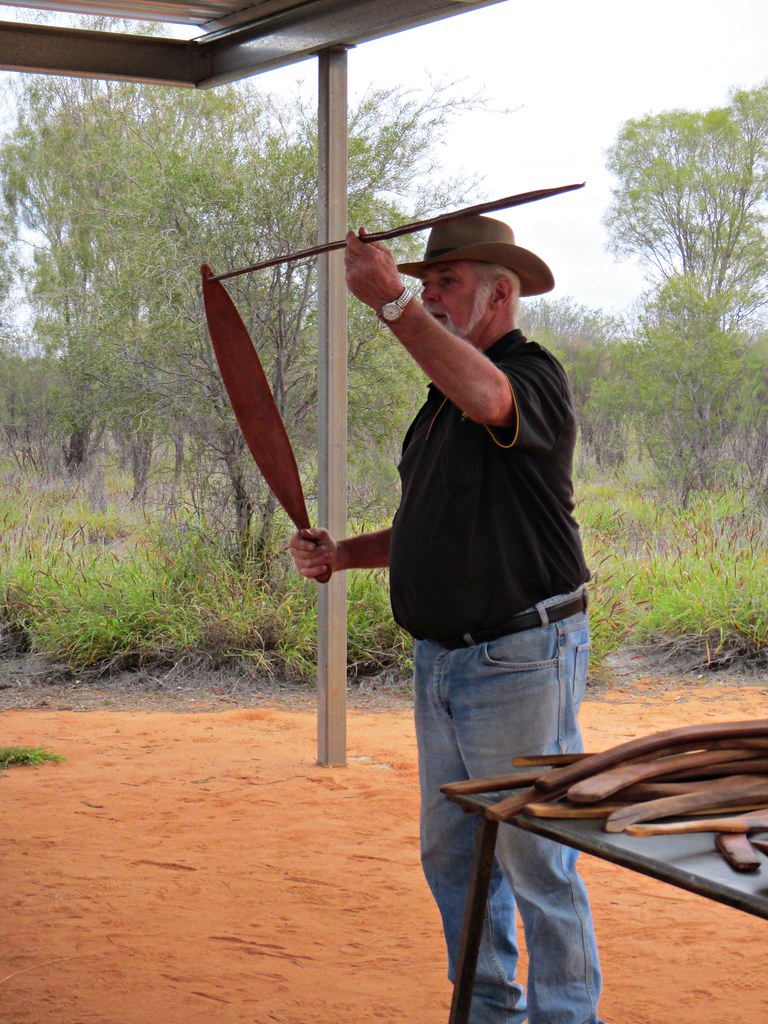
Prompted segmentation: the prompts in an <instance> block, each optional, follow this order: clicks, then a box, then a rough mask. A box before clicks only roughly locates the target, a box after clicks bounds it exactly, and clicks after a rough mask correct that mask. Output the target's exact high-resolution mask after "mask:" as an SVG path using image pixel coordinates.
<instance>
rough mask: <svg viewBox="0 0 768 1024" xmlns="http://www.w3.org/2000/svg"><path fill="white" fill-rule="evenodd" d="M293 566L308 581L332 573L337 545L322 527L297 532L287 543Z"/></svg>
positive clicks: (336, 554) (337, 549)
mask: <svg viewBox="0 0 768 1024" xmlns="http://www.w3.org/2000/svg"><path fill="white" fill-rule="evenodd" d="M288 549H289V551H290V552H291V555H292V557H293V561H294V564H295V566H296V568H297V569H298V570H299V572H300V573H301V575H302V576H305V577H306V578H307V579H308V580H315V579H318V578H319V577H320V576H325V575H326V574H330V573H332V572H333V571H334V569H335V567H336V561H337V557H338V552H339V545H338V544H337V543H336V541H335V540H334V539H333V537H332V536H331V535H330V533H328V531H327V530H324V529H323V528H322V527H319V526H315V527H312V528H311V529H309V530H299V532H298V533H294V535H293V536H292V537H291V539H290V541H289V542H288Z"/></svg>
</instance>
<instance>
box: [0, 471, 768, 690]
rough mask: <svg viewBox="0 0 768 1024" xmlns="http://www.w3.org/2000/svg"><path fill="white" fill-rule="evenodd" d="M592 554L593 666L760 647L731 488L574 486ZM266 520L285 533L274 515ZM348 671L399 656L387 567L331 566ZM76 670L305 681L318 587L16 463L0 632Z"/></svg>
mask: <svg viewBox="0 0 768 1024" xmlns="http://www.w3.org/2000/svg"><path fill="white" fill-rule="evenodd" d="M579 493H580V505H579V509H578V517H579V519H580V522H581V524H582V533H583V537H584V543H585V548H586V550H587V554H588V562H589V564H590V567H591V568H592V571H593V582H592V584H591V598H592V602H591V612H592V637H593V664H594V666H595V670H596V671H599V670H600V666H601V665H602V664H603V663H604V662H605V660H606V658H608V656H609V655H610V654H611V653H613V652H615V651H616V650H617V649H618V648H619V647H621V646H622V645H624V644H631V645H634V646H643V645H645V646H647V647H650V648H652V649H653V650H654V651H656V652H664V653H667V654H668V655H669V656H670V657H671V658H673V659H676V660H677V662H678V663H679V664H680V665H681V666H682V667H683V668H687V669H693V668H696V669H702V668H706V667H707V666H709V667H721V666H725V665H730V664H733V663H737V662H738V663H752V664H761V665H765V664H768V517H767V516H766V513H765V510H764V509H760V508H758V507H756V506H750V505H749V504H748V503H747V501H746V500H745V499H743V498H742V497H741V496H739V495H738V494H734V493H728V494H722V495H715V496H707V497H704V496H702V497H700V498H699V499H698V500H693V501H691V502H690V503H689V505H688V506H687V507H686V508H685V509H681V508H679V507H678V506H676V505H675V504H674V503H671V502H669V501H664V500H661V499H657V498H654V497H653V496H652V495H650V494H647V493H643V492H642V491H641V490H639V489H638V488H637V487H633V486H630V485H628V484H626V483H618V482H605V481H602V482H590V483H588V484H585V485H584V486H583V487H581V488H580V489H579ZM279 525H280V530H279V531H278V532H279V533H281V534H282V536H283V538H284V537H285V536H287V533H288V531H289V525H288V523H287V521H286V522H283V523H281V524H279ZM348 594H349V601H348V664H349V675H350V678H351V679H353V680H354V679H360V678H364V677H367V676H373V675H379V676H380V675H381V674H389V675H391V676H393V677H407V676H408V675H409V673H410V657H411V656H410V652H411V641H410V640H409V638H408V637H407V636H406V635H405V634H404V633H403V632H402V631H401V630H399V629H398V628H397V627H396V626H395V624H394V623H393V621H392V616H391V612H390V606H389V595H388V590H387V574H386V573H385V572H381V571H371V572H357V573H349V574H348ZM13 647H15V648H16V649H18V650H29V651H33V652H35V653H37V654H39V655H43V656H45V657H48V658H49V659H51V660H52V661H55V662H59V663H64V664H65V665H67V666H68V667H69V668H70V669H71V670H73V671H75V672H77V673H80V674H82V673H92V674H98V673H107V672H110V671H113V670H116V669H157V668H159V667H162V666H172V665H175V664H178V663H179V662H187V663H193V664H194V665H196V666H201V665H202V666H210V667H212V668H218V667H222V666H225V665H227V664H235V663H236V664H238V665H244V666H247V667H248V668H249V669H250V670H251V671H253V672H255V673H259V674H263V675H267V676H269V675H271V676H274V677H281V678H282V677H289V678H294V679H301V680H305V681H307V682H308V683H311V682H312V681H313V680H314V678H315V663H316V658H317V587H316V585H314V584H310V583H308V582H306V581H304V580H301V579H300V578H299V577H298V576H297V575H296V573H295V571H294V570H293V567H292V563H291V561H290V557H289V556H288V554H287V553H286V552H285V550H284V549H283V546H282V541H281V540H280V539H279V538H278V540H276V541H275V542H274V547H273V548H272V549H271V550H270V551H269V552H268V553H267V555H266V557H264V558H262V559H258V560H257V559H254V558H252V559H250V560H249V559H245V560H243V559H242V558H236V557H233V552H232V550H231V547H230V541H229V540H228V538H227V537H226V536H225V535H224V534H223V531H222V530H221V529H219V528H217V527H216V526H214V525H212V524H210V523H207V522H205V521H203V520H201V519H196V520H193V519H191V518H190V519H185V518H183V517H181V516H179V515H177V516H169V515H168V514H166V513H163V514H160V513H158V514H155V515H145V514H142V513H139V512H137V511H136V510H135V509H134V508H133V507H132V506H130V505H129V504H128V503H127V502H126V501H125V500H123V501H122V503H121V502H120V500H119V498H116V499H114V500H112V501H110V502H105V501H104V500H102V501H101V502H100V503H99V506H98V507H97V508H94V507H92V505H91V504H90V503H89V501H88V500H87V498H86V497H85V496H84V494H83V490H82V488H78V487H77V486H75V485H71V484H68V485H65V484H58V485H57V484H56V483H55V482H48V483H47V484H45V485H34V486H33V485H32V484H30V483H28V482H25V481H22V480H19V479H18V478H15V477H10V476H9V477H8V478H6V479H5V480H4V481H3V487H2V490H1V491H0V648H4V649H5V650H6V651H8V650H9V649H10V648H13Z"/></svg>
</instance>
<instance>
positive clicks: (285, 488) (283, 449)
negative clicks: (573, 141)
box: [200, 184, 583, 583]
mask: <svg viewBox="0 0 768 1024" xmlns="http://www.w3.org/2000/svg"><path fill="white" fill-rule="evenodd" d="M577 188H583V184H581V185H563V186H560V187H557V188H549V189H538V190H537V191H535V192H523V193H520V194H519V195H515V196H507V197H506V198H504V199H498V200H494V201H492V202H489V203H481V204H480V205H478V206H472V207H467V208H466V209H463V210H456V211H454V212H451V213H444V214H441V215H440V216H438V217H434V218H432V219H431V220H426V221H418V222H414V223H412V224H404V225H402V226H401V227H398V228H393V229H391V230H390V231H380V232H376V233H374V234H370V235H366V236H365V237H364V241H366V242H373V241H377V240H380V239H383V238H394V237H396V236H397V235H405V234H410V233H413V232H416V231H421V230H423V229H424V228H427V227H431V226H433V225H434V224H437V223H440V222H442V221H445V220H452V219H454V218H458V217H465V216H468V215H470V214H479V213H486V212H488V211H490V210H500V209H504V208H506V207H510V206H520V205H522V204H523V203H532V202H535V201H536V200H538V199H546V198H548V197H549V196H554V195H559V194H560V193H561V192H569V191H571V190H573V189H577ZM345 245H346V242H344V241H339V242H328V243H325V244H324V245H320V246H316V247H315V248H314V249H304V250H302V251H301V252H295V253H288V254H287V255H286V256H279V257H276V258H274V259H271V260H267V261H265V262H263V263H256V264H253V265H252V266H250V267H243V268H241V269H239V270H230V271H227V272H226V273H224V274H219V275H216V274H214V272H213V270H212V269H211V267H210V266H209V265H208V264H207V263H204V264H203V265H202V267H201V268H200V272H201V275H202V279H203V301H204V303H205V314H206V318H207V320H208V330H209V332H210V335H211V342H212V343H213V351H214V353H215V355H216V361H217V362H218V364H219V370H220V371H221V376H222V380H223V381H224V386H225V387H226V389H227V394H228V395H229V400H230V402H231V404H232V410H233V412H234V414H235V418H236V419H237V422H238V424H239V426H240V430H241V431H242V434H243V437H244V438H245V441H246V443H247V445H248V448H249V449H250V452H251V455H252V456H253V458H254V460H255V462H256V465H257V466H258V467H259V469H260V470H261V473H262V475H263V477H264V479H265V480H266V482H267V485H268V487H269V488H270V490H271V491H272V493H273V494H274V496H275V497H276V498H277V500H278V501H279V502H280V504H281V505H282V506H283V508H284V509H285V511H286V512H287V513H288V515H289V516H290V518H291V521H292V522H293V524H294V526H295V527H296V529H297V530H299V531H300V532H301V531H303V530H307V529H309V525H310V523H309V516H308V515H307V508H306V503H305V501H304V491H303V489H302V486H301V479H300V477H299V470H298V466H297V465H296V458H295V456H294V454H293V449H292V448H291V442H290V440H289V438H288V434H287V433H286V430H285V426H284V424H283V421H282V419H281V418H280V412H279V410H278V408H277V405H276V404H275V400H274V398H273V396H272V392H271V391H270V388H269V383H268V382H267V378H266V375H265V373H264V369H263V367H262V365H261V361H260V360H259V357H258V355H257V353H256V349H255V348H254V346H253V342H252V341H251V338H250V336H249V334H248V331H247V329H246V326H245V324H244V323H243V320H242V318H241V316H240V314H239V313H238V311H237V308H236V307H235V304H234V302H233V301H232V299H231V297H230V295H229V293H228V292H227V290H226V288H225V287H224V285H223V284H222V283H221V282H222V281H223V280H224V279H225V278H228V277H234V276H235V275H237V274H245V273H248V272H249V271H253V270H261V269H263V268H264V267H270V266H275V265H276V264H278V263H287V262H290V261H292V260H298V259H305V258H307V257H309V256H315V255H318V254H319V253H322V252H329V251H330V250H332V249H339V248H342V247H343V246H345ZM330 575H331V574H330V573H327V574H325V575H323V576H321V577H319V580H318V582H320V583H326V582H327V581H328V580H329V579H330Z"/></svg>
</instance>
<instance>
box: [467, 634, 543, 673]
mask: <svg viewBox="0 0 768 1024" xmlns="http://www.w3.org/2000/svg"><path fill="white" fill-rule="evenodd" d="M557 655H558V652H557V637H556V635H554V633H553V631H551V630H550V629H526V630H524V631H523V632H521V633H510V634H508V635H507V636H500V637H499V638H498V640H490V641H489V642H488V643H487V644H485V645H484V651H483V662H484V664H485V665H487V666H489V667H494V668H501V669H504V670H505V671H507V672H535V671H550V670H551V669H553V668H557V664H558V657H557Z"/></svg>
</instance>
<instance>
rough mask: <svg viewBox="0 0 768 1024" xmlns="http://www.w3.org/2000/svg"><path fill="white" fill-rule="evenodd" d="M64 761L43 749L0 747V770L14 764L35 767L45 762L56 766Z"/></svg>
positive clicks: (61, 756) (61, 757)
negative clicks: (51, 762) (50, 762)
mask: <svg viewBox="0 0 768 1024" xmlns="http://www.w3.org/2000/svg"><path fill="white" fill-rule="evenodd" d="M64 760H66V758H65V757H64V756H63V755H62V754H51V753H49V751H47V750H45V749H44V748H43V747H0V768H10V767H11V765H15V764H31V765H33V766H35V767H37V765H40V764H43V763H44V762H46V761H53V762H54V763H55V764H58V763H59V762H61V761H64Z"/></svg>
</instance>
